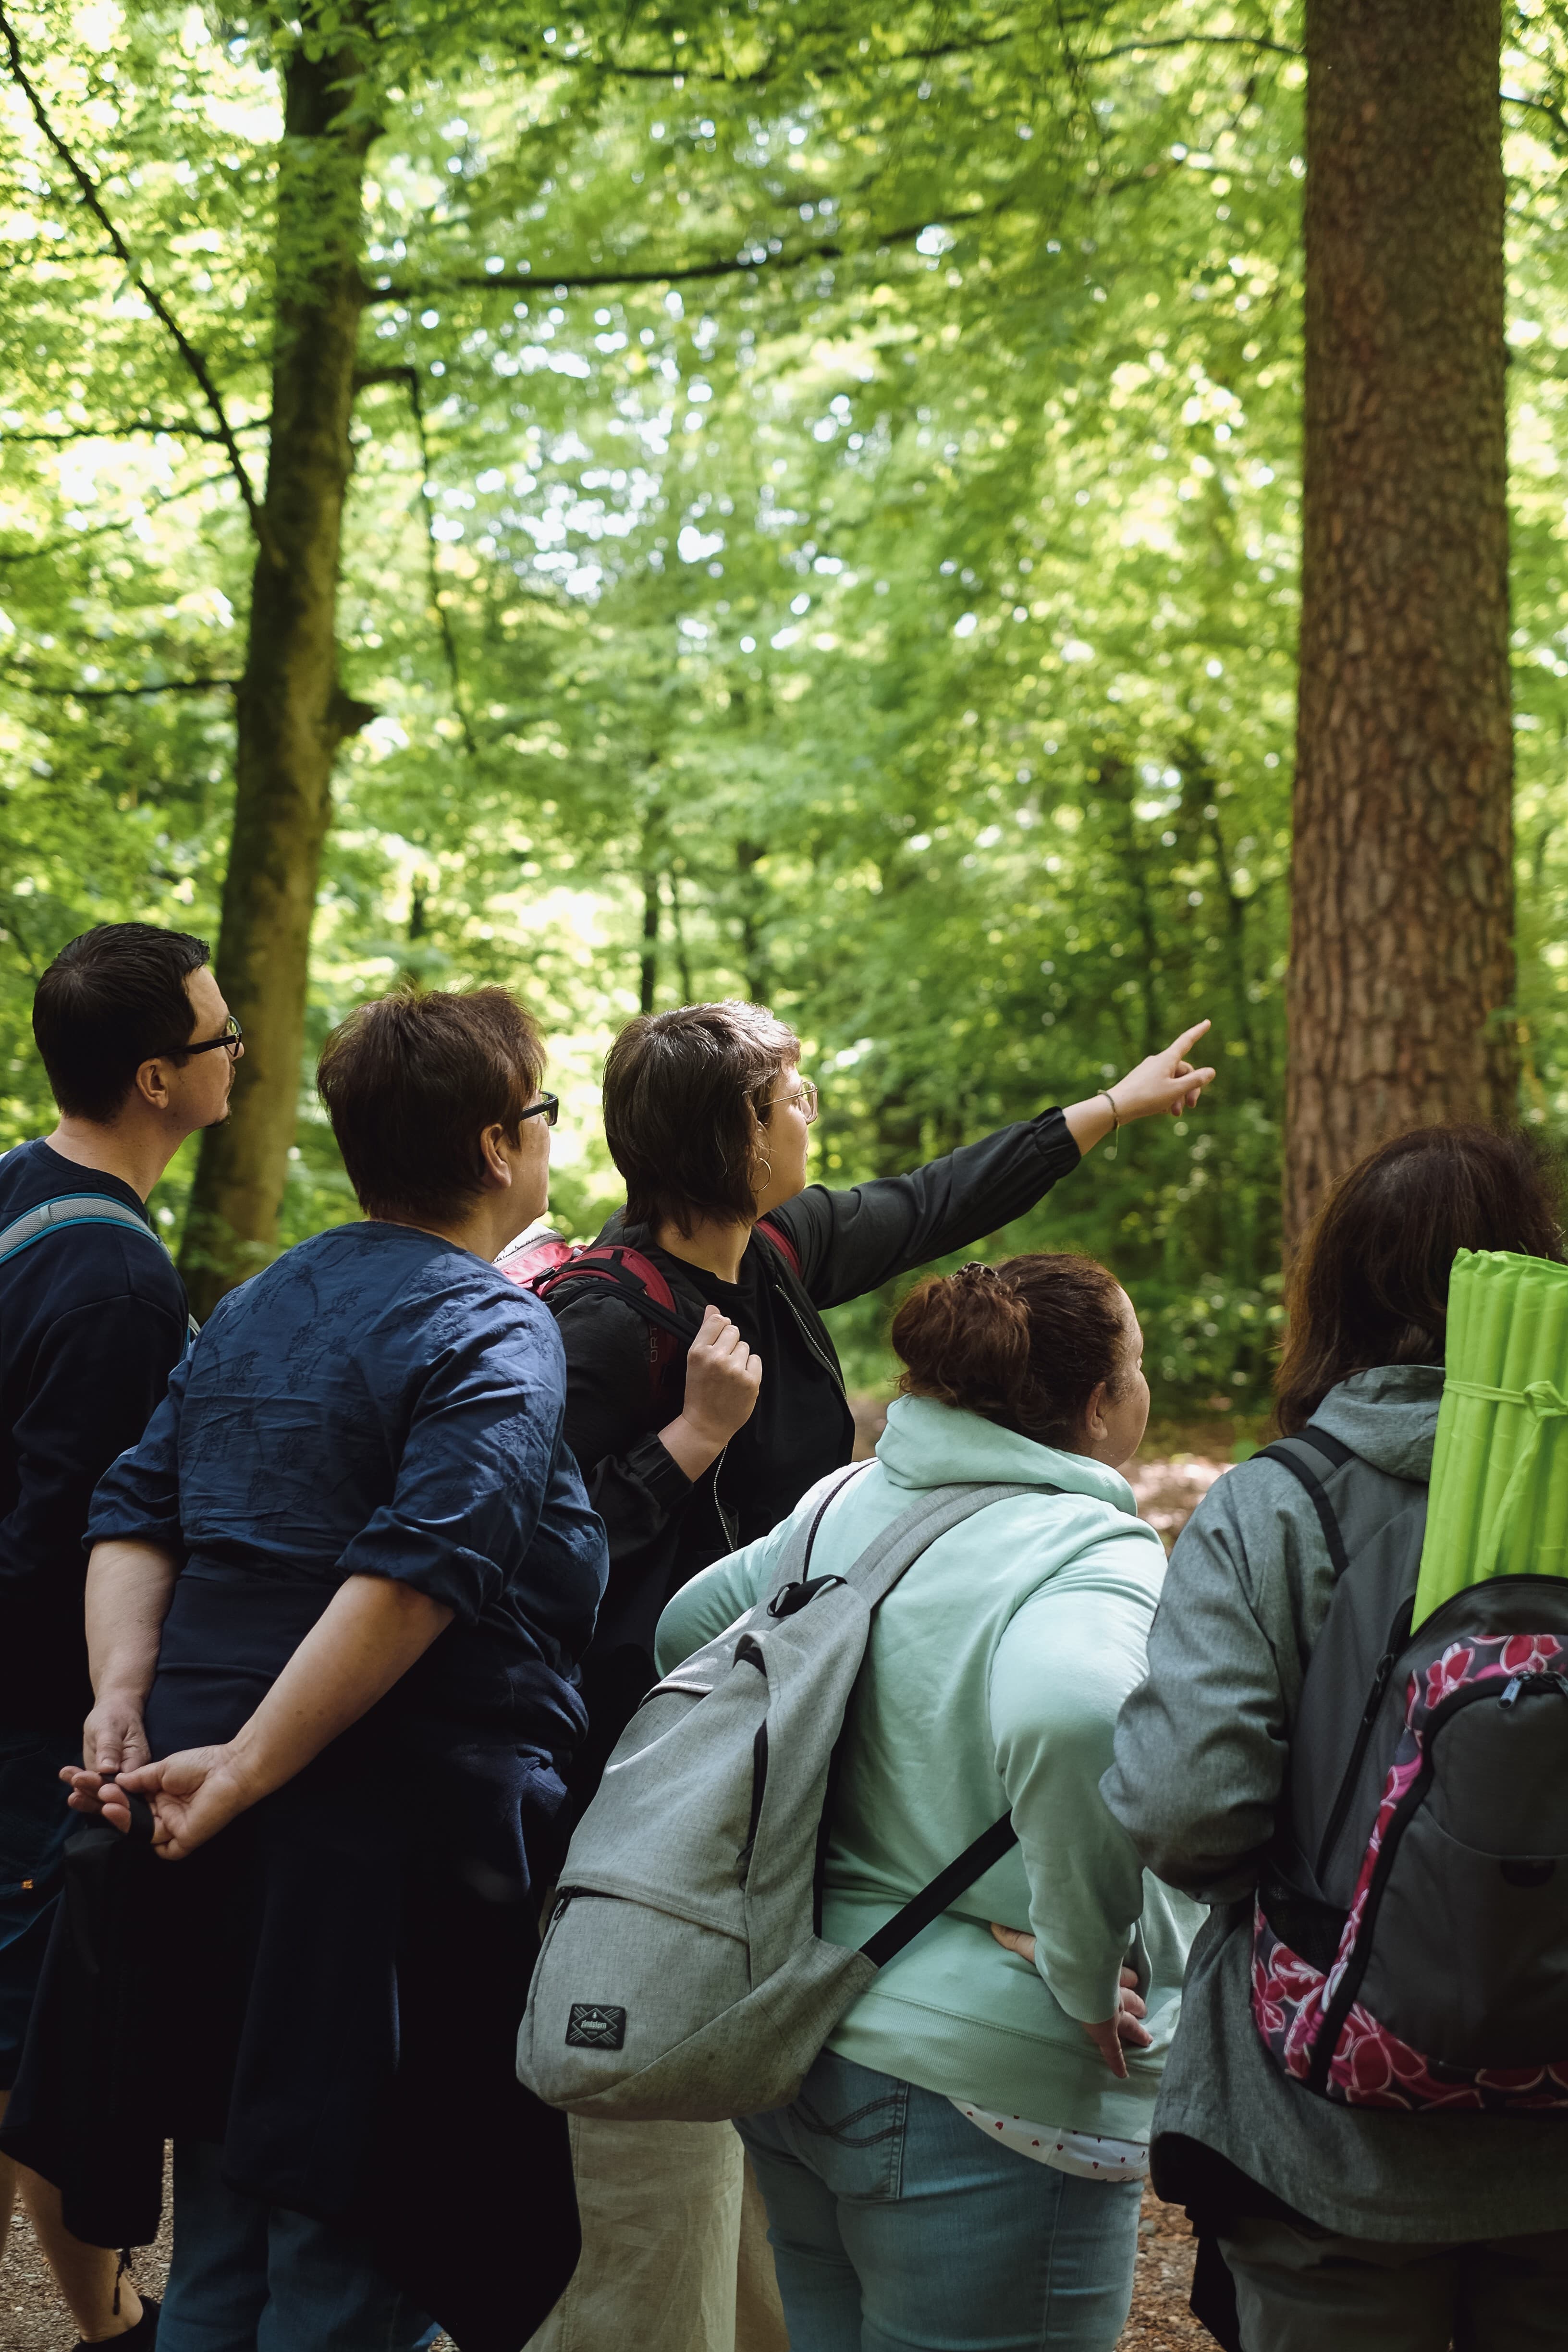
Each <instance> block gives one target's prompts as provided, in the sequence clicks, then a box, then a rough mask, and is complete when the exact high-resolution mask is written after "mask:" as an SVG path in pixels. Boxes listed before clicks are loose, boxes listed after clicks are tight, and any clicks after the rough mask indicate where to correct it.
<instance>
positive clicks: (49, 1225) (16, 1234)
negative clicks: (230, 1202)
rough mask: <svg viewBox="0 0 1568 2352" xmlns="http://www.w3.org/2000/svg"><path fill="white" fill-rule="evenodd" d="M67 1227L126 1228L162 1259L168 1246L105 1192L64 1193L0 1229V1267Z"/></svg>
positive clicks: (190, 1326) (189, 1341)
mask: <svg viewBox="0 0 1568 2352" xmlns="http://www.w3.org/2000/svg"><path fill="white" fill-rule="evenodd" d="M68 1225H125V1226H128V1227H129V1228H130V1230H131V1232H132V1233H133V1234H145V1235H146V1237H147V1239H148V1240H149V1241H150V1242H156V1243H157V1244H158V1247H159V1248H160V1249H161V1250H162V1251H163V1255H164V1256H165V1257H167V1256H168V1255H170V1252H169V1245H168V1244H167V1243H166V1242H165V1241H164V1240H163V1236H162V1234H156V1233H154V1232H153V1228H152V1226H151V1225H150V1224H149V1223H147V1220H146V1218H145V1217H139V1216H138V1215H137V1213H136V1212H135V1210H134V1209H128V1208H127V1207H126V1205H125V1203H124V1202H123V1201H111V1200H110V1197H109V1195H108V1193H107V1192H65V1193H62V1194H61V1196H60V1197H59V1199H58V1200H56V1201H44V1202H41V1203H40V1204H39V1206H38V1207H37V1208H36V1209H28V1210H26V1212H25V1213H24V1214H23V1215H21V1216H19V1217H16V1218H13V1220H12V1222H11V1223H10V1224H8V1225H6V1226H5V1227H4V1228H0V1265H5V1261H6V1259H7V1258H11V1257H16V1256H17V1255H19V1254H20V1253H21V1252H22V1251H23V1250H25V1249H30V1248H31V1247H32V1244H34V1243H35V1242H41V1241H42V1240H43V1238H44V1235H45V1234H55V1233H59V1232H61V1231H62V1230H63V1229H64V1228H65V1227H66V1226H68ZM201 1328H202V1327H201V1325H200V1324H199V1323H198V1322H197V1321H196V1318H195V1316H194V1315H190V1314H187V1316H186V1318H185V1354H186V1355H187V1356H188V1355H189V1354H190V1352H191V1349H193V1348H194V1347H195V1343H196V1340H197V1338H198V1337H199V1335H200V1332H201Z"/></svg>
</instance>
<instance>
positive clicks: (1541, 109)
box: [1498, 89, 1568, 141]
mask: <svg viewBox="0 0 1568 2352" xmlns="http://www.w3.org/2000/svg"><path fill="white" fill-rule="evenodd" d="M1498 96H1499V97H1500V99H1501V100H1502V102H1503V104H1504V105H1505V106H1524V107H1528V108H1529V110H1530V111H1531V114H1544V115H1545V117H1546V120H1547V121H1548V122H1550V123H1551V125H1552V129H1553V130H1554V131H1556V132H1557V134H1558V136H1559V138H1561V139H1563V140H1565V141H1568V118H1565V117H1564V115H1563V110H1562V108H1561V107H1560V106H1548V104H1547V103H1546V100H1544V99H1542V98H1521V96H1520V95H1519V93H1518V91H1517V90H1512V89H1500V90H1499V92H1498Z"/></svg>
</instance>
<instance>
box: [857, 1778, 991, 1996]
mask: <svg viewBox="0 0 1568 2352" xmlns="http://www.w3.org/2000/svg"><path fill="white" fill-rule="evenodd" d="M1017 1843H1018V1832H1017V1831H1016V1829H1015V1828H1014V1827H1013V1816H1012V1814H1011V1813H1010V1812H1006V1813H1004V1814H1003V1816H1002V1818H1001V1820H1000V1821H998V1822H992V1824H991V1826H990V1828H989V1829H988V1830H982V1831H981V1832H980V1835H979V1836H978V1837H977V1838H976V1839H975V1841H974V1843H973V1845H966V1846H965V1847H964V1849H963V1853H961V1854H959V1855H957V1856H956V1857H955V1858H954V1860H953V1861H952V1862H950V1863H949V1864H948V1865H947V1868H946V1869H945V1870H942V1871H939V1872H938V1873H937V1875H936V1876H935V1877H934V1878H933V1879H932V1880H931V1885H929V1886H922V1887H921V1891H920V1893H919V1894H918V1895H911V1896H910V1900H909V1902H907V1903H906V1904H905V1906H904V1907H903V1909H902V1910H901V1911H895V1912H894V1914H893V1916H892V1917H891V1918H890V1919H889V1920H888V1921H887V1923H886V1924H885V1925H884V1926H883V1927H879V1928H878V1930H877V1932H876V1934H875V1935H874V1936H871V1937H868V1939H867V1940H866V1942H865V1943H863V1944H862V1945H861V1947H860V1951H861V1956H862V1958H865V1959H868V1960H869V1961H871V1962H872V1963H873V1965H874V1966H875V1967H877V1968H879V1969H883V1968H886V1967H887V1965H888V1962H889V1960H890V1959H893V1958H896V1956H897V1955H898V1954H899V1953H900V1952H901V1951H902V1950H903V1948H904V1946H905V1945H906V1944H909V1943H912V1942H913V1941H914V1938H915V1937H917V1936H918V1935H919V1934H920V1932H921V1928H922V1927H930V1926H931V1921H932V1920H933V1919H940V1918H941V1916H942V1913H943V1912H944V1911H945V1910H946V1909H947V1908H948V1906H949V1905H950V1904H951V1903H952V1900H953V1898H954V1896H955V1895H962V1894H963V1890H964V1888H965V1887H966V1886H973V1884H974V1882H975V1880H976V1879H977V1878H983V1877H984V1874H985V1873H986V1872H987V1871H988V1870H989V1869H990V1867H991V1865H992V1864H993V1863H994V1862H1000V1861H1001V1859H1002V1856H1003V1855H1004V1854H1005V1853H1006V1852H1007V1850H1008V1848H1009V1847H1010V1846H1015V1845H1016V1844H1017Z"/></svg>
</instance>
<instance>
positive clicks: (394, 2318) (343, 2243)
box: [158, 2140, 437, 2352]
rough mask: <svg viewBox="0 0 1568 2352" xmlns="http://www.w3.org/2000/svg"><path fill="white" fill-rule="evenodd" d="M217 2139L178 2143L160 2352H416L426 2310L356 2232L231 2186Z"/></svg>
mask: <svg viewBox="0 0 1568 2352" xmlns="http://www.w3.org/2000/svg"><path fill="white" fill-rule="evenodd" d="M220 2156H221V2151H220V2150H219V2149H218V2148H217V2147H215V2146H214V2145H213V2144H212V2143H211V2142H210V2141H205V2140H176V2141H175V2143H174V2261H173V2262H172V2263H170V2265H169V2284H168V2285H167V2287H166V2288H165V2289H164V2293H163V2315H162V2317H161V2318H160V2319H159V2322H158V2352H416V2347H418V2346H420V2345H422V2344H426V2343H428V2342H429V2341H430V2339H431V2337H432V2336H434V2335H435V2334H436V2332H437V2331H436V2329H435V2328H434V2326H432V2324H431V2322H430V2320H429V2318H428V2317H427V2315H426V2314H425V2313H424V2312H422V2311H420V2310H419V2309H418V2308H417V2307H416V2305H414V2304H412V2303H410V2301H409V2300H408V2297H407V2296H406V2295H405V2294H400V2293H399V2292H398V2290H397V2288H396V2287H395V2286H394V2285H393V2284H392V2283H391V2281H390V2280H388V2279H384V2278H383V2277H382V2275H381V2273H380V2272H379V2271H375V2270H373V2269H372V2268H371V2265H370V2263H369V2262H368V2261H367V2259H366V2258H365V2256H364V2254H363V2252H361V2250H360V2248H359V2247H358V2246H357V2245H356V2244H355V2243H354V2242H353V2240H352V2239H349V2238H343V2237H340V2236H339V2234H338V2232H337V2231H335V2230H332V2229H330V2228H329V2227H328V2226H327V2224H326V2223H325V2222H324V2221H310V2220H308V2219H307V2217H306V2216H305V2215H304V2214H303V2213H289V2212H285V2210H283V2208H282V2207H281V2206H280V2205H263V2204H261V2203H260V2202H258V2200H257V2199H256V2198H254V2197H242V2196H240V2195H239V2193H238V2191H237V2189H230V2188H227V2187H226V2185H225V2182H224V2179H223V2177H222V2173H221V2170H220Z"/></svg>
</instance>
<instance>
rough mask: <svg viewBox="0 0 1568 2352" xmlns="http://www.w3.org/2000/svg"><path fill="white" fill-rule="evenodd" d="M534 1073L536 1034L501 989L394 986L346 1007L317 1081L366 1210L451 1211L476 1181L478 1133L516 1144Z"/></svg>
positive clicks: (539, 1044) (539, 1050)
mask: <svg viewBox="0 0 1568 2352" xmlns="http://www.w3.org/2000/svg"><path fill="white" fill-rule="evenodd" d="M543 1069H544V1042H543V1040H542V1037H541V1036H540V1034H539V1031H538V1029H537V1028H536V1027H535V1025H534V1024H533V1022H532V1021H531V1019H530V1018H529V1016H528V1014H527V1013H525V1012H524V1011H523V1009H522V1007H521V1004H519V1003H518V1002H517V999H516V998H515V997H514V996H510V995H509V994H508V992H507V991H506V990H505V989H504V988H476V989H475V990H473V991H472V992H471V993H469V994H468V995H464V996H458V995H455V994H453V993H451V992H449V991H447V990H443V989H432V990H431V991H430V992H429V993H428V994H427V995H416V993H415V992H413V991H412V990H400V991H399V992H398V993H397V994H396V995H395V996H384V997H381V998H380V999H378V1001H377V1002H376V1003H374V1004H362V1005H361V1006H360V1007H359V1009H358V1011H357V1012H354V1013H350V1015H349V1017H348V1019H347V1020H346V1021H345V1022H344V1023H343V1024H342V1027H341V1028H338V1029H334V1030H333V1032H332V1034H331V1036H330V1037H329V1038H328V1040H327V1043H326V1045H325V1047H324V1049H323V1051H322V1054H321V1063H320V1066H318V1068H317V1071H316V1085H317V1087H318V1088H319V1090H320V1093H321V1100H322V1101H323V1102H324V1103H325V1104H326V1106H327V1110H328V1114H329V1116H330V1117H331V1122H332V1133H333V1134H334V1135H335V1136H336V1137H337V1139H338V1150H340V1151H341V1152H342V1155H343V1166H344V1167H345V1168H346V1169H347V1170H348V1172H349V1181H350V1183H351V1184H352V1185H353V1188H354V1193H355V1196H356V1197H357V1199H358V1201H359V1204H360V1207H361V1208H362V1209H363V1211H364V1213H365V1214H366V1216H367V1217H405V1218H411V1219H413V1220H414V1221H415V1222H416V1223H433V1224H447V1223H450V1222H451V1221H452V1220H453V1219H454V1218H456V1217H460V1216H461V1215H462V1214H463V1213H464V1212H465V1211H466V1210H467V1209H468V1207H469V1206H470V1205H471V1203H472V1202H474V1201H476V1200H478V1199H479V1195H480V1194H481V1193H482V1192H483V1191H484V1188H485V1163H484V1157H483V1154H482V1153H481V1151H480V1150H479V1136H480V1134H481V1132H482V1130H483V1129H485V1128H487V1127H494V1126H500V1128H501V1129H503V1130H504V1131H505V1133H506V1135H507V1138H508V1139H509V1140H510V1142H512V1143H515V1142H516V1141H517V1139H518V1137H519V1135H520V1133H521V1118H522V1114H523V1112H524V1111H525V1110H526V1109H527V1108H528V1106H529V1104H530V1103H531V1101H532V1099H533V1097H534V1096H535V1095H536V1094H537V1093H538V1091H539V1081H540V1077H541V1076H542V1073H543Z"/></svg>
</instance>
